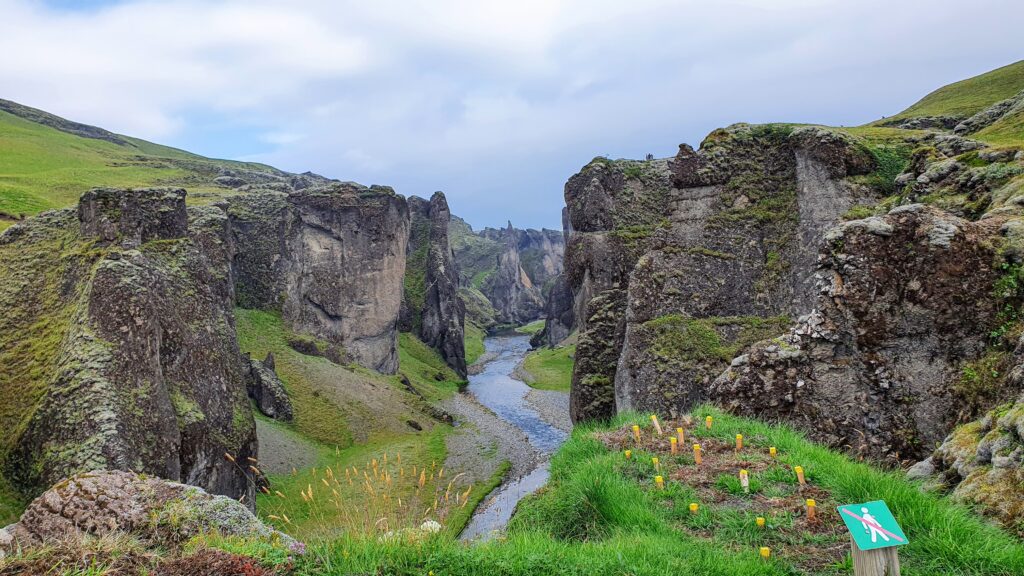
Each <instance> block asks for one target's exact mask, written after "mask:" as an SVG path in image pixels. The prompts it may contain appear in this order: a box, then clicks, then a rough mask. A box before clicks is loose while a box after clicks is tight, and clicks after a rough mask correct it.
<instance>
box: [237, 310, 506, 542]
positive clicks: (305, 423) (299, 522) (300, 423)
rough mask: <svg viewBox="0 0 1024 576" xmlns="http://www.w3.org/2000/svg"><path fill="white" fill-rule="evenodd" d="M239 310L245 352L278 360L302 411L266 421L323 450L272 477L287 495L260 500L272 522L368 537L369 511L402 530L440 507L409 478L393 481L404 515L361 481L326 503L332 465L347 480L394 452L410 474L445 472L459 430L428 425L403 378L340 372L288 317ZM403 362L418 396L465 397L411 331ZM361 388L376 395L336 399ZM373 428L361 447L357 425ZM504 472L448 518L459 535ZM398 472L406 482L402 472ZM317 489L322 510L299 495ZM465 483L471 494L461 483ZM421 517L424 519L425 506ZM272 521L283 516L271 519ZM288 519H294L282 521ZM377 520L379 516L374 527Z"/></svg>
mask: <svg viewBox="0 0 1024 576" xmlns="http://www.w3.org/2000/svg"><path fill="white" fill-rule="evenodd" d="M235 312H236V319H237V328H238V335H239V346H240V348H241V349H242V350H243V351H245V352H249V353H251V354H252V355H253V356H254V357H256V358H263V357H264V356H265V355H266V353H267V352H273V353H274V359H275V363H276V370H277V372H278V375H279V376H280V377H281V380H282V381H283V382H284V384H285V386H286V387H287V389H288V393H289V396H290V397H291V399H292V403H293V406H294V409H295V421H294V423H293V424H284V423H281V422H275V421H267V424H268V425H269V426H272V427H274V428H276V429H277V432H278V433H280V434H285V435H296V434H297V435H299V436H300V437H301V438H302V439H303V440H306V441H309V442H311V443H312V445H313V446H314V449H315V451H316V465H315V467H312V468H307V469H303V470H297V471H296V472H295V473H294V474H283V475H271V476H270V481H271V485H272V487H273V488H274V490H275V491H276V492H280V493H281V494H283V495H284V496H283V497H282V496H279V495H277V494H275V493H271V494H269V495H268V494H262V495H260V498H259V500H258V503H257V504H258V510H259V512H260V515H261V516H262V517H263V518H264V519H266V520H268V521H270V522H272V523H274V524H276V525H278V526H280V527H281V528H283V529H285V530H287V531H288V532H290V533H292V534H295V535H296V536H298V537H301V538H306V539H314V540H315V539H321V538H328V537H332V536H336V535H338V534H340V533H344V532H346V531H349V530H357V531H363V530H366V529H367V527H366V520H365V518H364V516H362V514H365V513H366V512H367V511H369V510H373V511H374V512H376V513H378V514H380V515H381V517H384V516H390V521H391V522H392V524H394V523H396V522H398V523H401V522H405V521H410V522H411V521H412V519H411V517H409V518H406V517H405V516H404V514H410V512H409V510H411V509H412V508H414V506H413V504H416V506H419V505H420V504H422V505H423V507H426V506H429V505H430V504H431V502H432V497H431V499H430V501H423V497H418V496H416V495H415V485H414V484H410V483H409V482H401V481H396V482H395V483H394V485H393V486H394V488H393V489H394V491H393V492H392V493H391V496H392V498H395V499H397V498H402V499H403V500H404V510H405V512H403V513H399V512H398V511H397V508H396V507H395V505H396V504H397V500H394V499H393V500H390V501H386V502H385V501H383V500H373V498H372V497H371V496H369V495H368V494H367V493H366V492H365V491H364V486H363V485H362V484H360V483H355V484H354V485H352V486H350V485H348V484H347V483H344V482H342V483H341V484H342V485H338V484H332V487H333V489H335V490H337V491H338V492H339V494H340V496H341V502H342V505H340V506H338V505H331V504H329V503H327V500H326V498H328V497H330V496H331V494H330V492H329V491H328V490H327V489H326V488H325V487H324V484H323V481H324V480H330V478H327V477H325V472H326V468H327V467H330V468H332V470H334V471H335V472H336V473H337V474H338V475H339V476H340V477H343V474H344V472H343V470H344V469H346V468H349V467H352V466H356V467H358V468H360V469H361V470H363V469H367V463H368V462H371V461H372V460H373V459H377V460H378V461H380V460H382V459H383V458H384V455H385V454H388V455H389V456H390V457H391V458H392V460H394V458H395V457H396V456H397V455H398V454H401V455H402V459H403V464H404V466H405V467H406V468H407V469H410V471H411V467H412V466H417V467H419V468H422V467H424V466H426V467H428V469H430V468H431V467H433V468H434V469H435V470H438V471H439V465H440V464H441V463H443V462H444V460H445V457H446V450H445V437H446V435H447V434H448V433H449V432H450V431H451V428H450V427H448V426H445V425H440V424H435V425H433V426H426V425H427V423H428V422H427V420H428V419H427V418H426V417H424V416H423V415H422V414H417V413H416V410H417V409H418V408H420V407H421V406H420V401H419V400H418V399H417V398H415V397H414V396H412V395H409V394H407V393H406V392H405V390H404V387H402V385H401V384H400V382H399V377H398V376H382V375H380V374H376V373H374V372H370V371H367V370H364V369H362V368H358V367H354V366H338V365H336V364H334V363H332V362H330V361H328V360H326V359H324V358H317V357H311V356H306V355H304V354H300V353H298V352H295V351H294V350H292V349H291V348H290V347H289V346H288V344H287V339H288V337H289V335H290V332H289V331H288V330H287V328H286V327H285V326H284V324H283V322H282V320H281V318H280V316H279V315H277V314H275V313H272V312H264V311H257V310H244V309H237V310H236V311H235ZM399 362H400V366H401V367H400V371H401V373H402V374H405V375H406V376H408V378H409V380H410V382H411V383H412V385H413V386H414V387H415V388H416V390H417V391H418V392H419V393H420V394H422V395H423V396H424V397H426V398H427V399H429V400H437V399H441V398H444V397H446V396H448V395H450V394H453V393H455V392H456V391H457V390H458V387H459V385H460V382H459V380H458V378H457V377H456V376H455V374H454V373H453V372H452V371H451V370H450V369H449V368H448V367H447V366H446V365H445V364H444V362H443V361H442V360H441V358H440V357H439V356H438V355H437V353H436V352H435V351H434V350H432V349H430V348H429V347H427V346H426V345H425V344H423V343H422V342H420V341H419V340H417V339H416V338H415V337H414V336H412V335H410V334H401V335H400V336H399ZM437 376H440V377H441V380H438V379H437ZM357 381H362V382H364V383H366V382H369V383H370V384H371V385H370V387H369V390H371V391H372V393H373V394H375V395H377V396H375V397H367V396H363V395H350V396H340V397H339V396H336V395H332V394H331V390H332V389H337V388H343V389H345V390H347V391H348V393H350V394H351V393H352V390H353V389H354V388H357ZM367 411H372V414H370V415H367V414H365V412H367ZM406 417H411V418H414V419H416V420H417V421H418V422H420V423H421V424H423V425H425V431H424V432H422V433H414V432H413V431H412V430H411V429H409V428H407V427H406V425H405V423H404V419H405V418H406ZM389 420H390V421H392V422H393V424H397V426H391V425H387V424H386V422H385V423H384V425H381V424H382V421H389ZM366 427H369V428H370V432H369V434H367V436H368V437H367V438H366V439H365V440H364V441H361V442H359V441H356V438H354V437H355V436H356V435H357V434H356V433H357V432H358V430H356V428H366ZM402 431H404V433H403V432H402ZM505 471H506V469H505V468H502V469H501V470H499V471H498V474H496V475H495V477H494V478H492V479H491V481H490V482H488V483H486V484H485V485H480V486H474V487H473V489H472V492H471V493H470V495H469V503H468V505H466V506H465V507H459V508H456V509H454V510H452V511H451V513H450V515H448V517H447V518H446V519H445V520H446V526H448V527H449V528H450V529H451V530H453V531H455V532H457V531H458V530H459V529H461V527H462V526H463V525H464V524H465V522H466V521H467V520H468V518H469V515H470V513H471V512H472V510H473V508H474V507H475V506H476V504H477V503H478V502H479V501H480V499H482V498H483V496H484V495H486V494H487V492H489V491H490V490H491V489H492V488H493V487H494V486H495V485H496V484H497V483H498V482H500V479H501V477H502V476H503V475H504V473H505ZM395 472H396V476H397V472H398V470H397V469H396V470H395ZM454 472H455V471H453V473H454ZM450 476H451V475H449V477H448V478H450ZM435 484H438V482H435V483H432V484H430V486H429V487H428V488H436V487H437V486H435ZM440 484H441V488H443V487H444V486H446V484H445V483H443V482H442V483H440ZM312 485H315V486H316V490H315V491H316V492H318V493H319V492H321V491H322V492H324V494H321V495H320V496H321V498H319V499H318V501H317V502H314V503H310V502H307V501H306V500H305V499H303V498H302V497H301V496H300V492H302V491H305V490H306V489H308V487H309V486H312ZM457 486H459V487H462V488H463V489H464V488H465V486H463V485H462V484H461V483H458V484H457ZM321 489H322V490H321ZM431 494H433V493H432V492H431ZM371 504H372V506H371ZM417 511H418V512H422V507H420V508H417ZM271 515H273V516H275V517H276V518H270V516H271ZM285 517H287V518H288V519H289V520H288V522H285V521H284V520H283V518H285ZM378 519H379V518H376V517H375V518H374V519H373V521H376V520H378ZM419 519H420V518H418V517H417V518H415V520H417V521H418V520H419ZM372 523H373V522H371V523H370V524H372Z"/></svg>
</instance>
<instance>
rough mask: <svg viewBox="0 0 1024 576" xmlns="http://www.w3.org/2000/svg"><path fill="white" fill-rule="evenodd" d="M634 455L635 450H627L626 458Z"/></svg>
mask: <svg viewBox="0 0 1024 576" xmlns="http://www.w3.org/2000/svg"><path fill="white" fill-rule="evenodd" d="M632 456H633V451H632V450H626V460H629V459H630V457H632Z"/></svg>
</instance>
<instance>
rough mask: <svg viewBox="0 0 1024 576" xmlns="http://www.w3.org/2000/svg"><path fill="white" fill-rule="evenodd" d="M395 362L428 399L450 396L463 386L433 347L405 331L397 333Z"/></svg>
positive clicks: (461, 381) (462, 382)
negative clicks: (396, 357)
mask: <svg viewBox="0 0 1024 576" xmlns="http://www.w3.org/2000/svg"><path fill="white" fill-rule="evenodd" d="M398 365H399V371H400V372H401V373H402V374H405V375H406V376H408V377H409V380H410V381H411V382H412V383H413V386H415V387H416V389H417V390H419V391H420V393H421V394H423V395H424V396H426V397H427V398H428V399H430V400H440V399H442V398H446V397H448V396H451V395H452V394H454V393H455V392H457V391H458V390H459V388H460V387H461V386H463V385H464V381H463V380H461V379H459V377H458V375H456V374H455V372H453V371H452V369H451V368H450V367H448V365H447V364H445V362H444V360H442V359H441V356H440V355H439V354H438V353H437V351H436V350H434V349H433V348H431V347H429V346H427V345H426V344H424V343H423V342H422V341H421V340H420V339H419V338H416V337H415V336H413V335H412V334H409V333H407V332H402V333H401V334H399V335H398Z"/></svg>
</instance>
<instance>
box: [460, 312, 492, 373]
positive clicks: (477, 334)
mask: <svg viewBox="0 0 1024 576" xmlns="http://www.w3.org/2000/svg"><path fill="white" fill-rule="evenodd" d="M486 336H487V333H486V332H484V329H483V328H480V327H479V326H477V325H476V324H473V323H471V322H469V321H467V322H466V336H465V338H464V340H463V342H464V346H465V349H466V364H467V365H470V364H472V363H474V362H476V361H477V360H479V359H480V357H481V356H483V355H484V338H485V337H486Z"/></svg>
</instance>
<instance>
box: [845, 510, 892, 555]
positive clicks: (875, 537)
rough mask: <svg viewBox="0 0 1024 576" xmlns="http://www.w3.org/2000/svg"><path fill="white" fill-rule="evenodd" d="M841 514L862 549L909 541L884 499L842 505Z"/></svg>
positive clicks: (873, 548)
mask: <svg viewBox="0 0 1024 576" xmlns="http://www.w3.org/2000/svg"><path fill="white" fill-rule="evenodd" d="M839 515H840V516H841V517H842V518H843V522H845V523H846V528H847V529H848V530H849V531H850V534H852V535H853V541H854V542H856V543H857V547H858V548H860V549H861V550H875V549H878V548H888V547H890V546H902V545H904V544H906V543H907V542H908V541H909V540H908V539H907V535H906V534H904V533H903V530H902V529H901V528H900V525H899V524H897V523H896V518H893V515H892V512H890V511H889V507H888V506H886V505H885V502H883V501H882V500H875V501H874V502H866V503H864V504H847V505H846V506H840V507H839Z"/></svg>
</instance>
